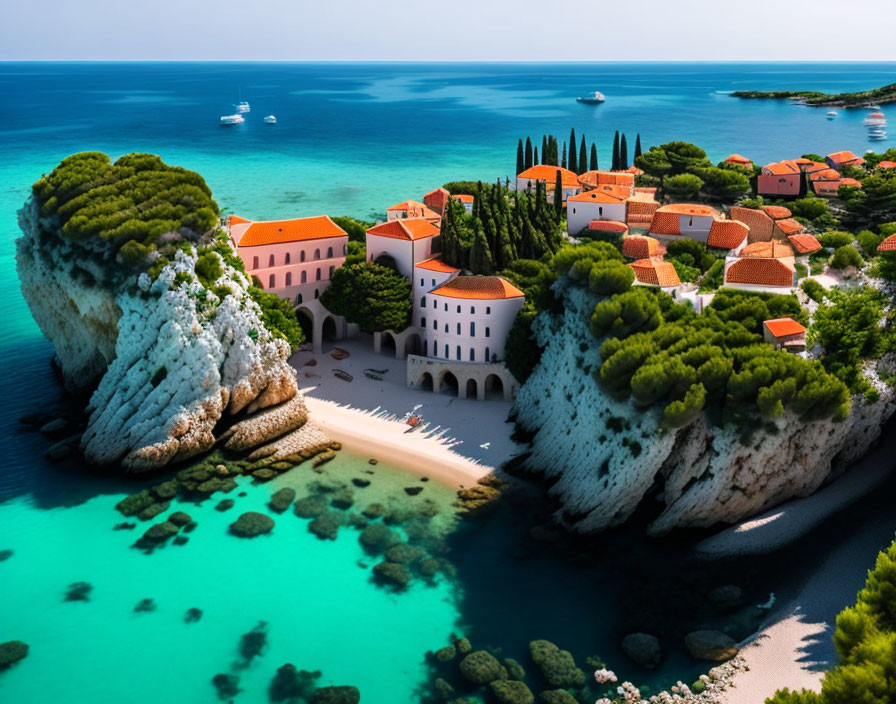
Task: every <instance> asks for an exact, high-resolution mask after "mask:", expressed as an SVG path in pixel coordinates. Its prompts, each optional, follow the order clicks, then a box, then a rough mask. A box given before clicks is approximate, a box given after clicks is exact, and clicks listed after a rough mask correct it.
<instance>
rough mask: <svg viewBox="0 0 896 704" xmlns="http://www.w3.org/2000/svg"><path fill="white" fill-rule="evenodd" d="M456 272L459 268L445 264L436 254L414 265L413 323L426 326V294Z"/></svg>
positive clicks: (421, 327) (422, 326) (452, 276)
mask: <svg viewBox="0 0 896 704" xmlns="http://www.w3.org/2000/svg"><path fill="white" fill-rule="evenodd" d="M458 274H460V269H458V268H456V267H453V266H450V265H448V264H446V263H445V262H443V261H442V259H441V257H438V256H435V257H431V258H429V259H424V260H423V261H422V262H418V263H417V264H415V265H414V278H413V281H411V283H412V285H413V291H414V314H413V324H414V325H416V326H417V327H418V328H420V329H425V328H426V317H427V313H428V310H427V307H426V294H427V293H429V292H430V291H432V290H433V289H434V288H437V287H439V286H441V285H442V284H444V283H446V282H447V281H448V280H449V279H453V278H454V277H455V276H457V275H458Z"/></svg>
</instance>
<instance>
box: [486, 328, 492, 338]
mask: <svg viewBox="0 0 896 704" xmlns="http://www.w3.org/2000/svg"><path fill="white" fill-rule="evenodd" d="M491 335H492V331H491V330H490V329H489V328H486V329H485V336H486V337H491Z"/></svg>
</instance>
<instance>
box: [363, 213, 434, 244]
mask: <svg viewBox="0 0 896 704" xmlns="http://www.w3.org/2000/svg"><path fill="white" fill-rule="evenodd" d="M367 234H368V235H377V236H379V237H391V238H392V239H396V240H412V241H413V240H422V239H425V238H427V237H435V236H436V235H438V234H439V226H438V225H436V224H435V223H433V222H430V221H429V220H427V219H426V218H404V219H402V220H389V221H388V222H383V223H380V224H379V225H374V226H373V227H371V228H370V229H369V230H367Z"/></svg>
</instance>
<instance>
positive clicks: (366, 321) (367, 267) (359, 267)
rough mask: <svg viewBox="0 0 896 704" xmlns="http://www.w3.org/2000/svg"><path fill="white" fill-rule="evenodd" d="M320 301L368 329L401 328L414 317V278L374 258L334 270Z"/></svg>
mask: <svg viewBox="0 0 896 704" xmlns="http://www.w3.org/2000/svg"><path fill="white" fill-rule="evenodd" d="M321 303H323V305H324V306H326V308H327V309H328V310H329V311H330V312H332V313H335V314H336V315H341V316H344V317H345V319H346V320H347V321H348V322H350V323H357V324H358V325H359V326H360V328H361V329H362V330H364V331H365V332H377V331H379V332H381V331H383V330H395V331H396V332H400V331H401V330H404V329H405V328H406V327H407V326H408V325H409V324H410V320H411V311H412V306H413V300H412V297H411V282H410V281H408V280H407V279H406V278H405V277H404V276H402V275H401V274H399V273H398V272H395V271H392V270H391V269H388V268H386V267H383V266H380V265H378V264H374V263H373V262H364V263H361V264H352V265H350V266H342V267H340V268H339V269H337V270H336V271H335V272H333V277H332V279H331V280H330V285H329V286H328V287H327V289H326V290H325V291H324V293H323V295H322V296H321Z"/></svg>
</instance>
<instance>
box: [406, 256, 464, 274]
mask: <svg viewBox="0 0 896 704" xmlns="http://www.w3.org/2000/svg"><path fill="white" fill-rule="evenodd" d="M414 268H415V269H425V270H426V271H436V272H439V273H441V274H456V273H457V272H459V271H460V269H458V268H456V267H453V266H449V265H448V264H446V263H445V262H443V261H442V258H441V257H430V258H429V259H424V260H423V261H422V262H417V263H416V264H414Z"/></svg>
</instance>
